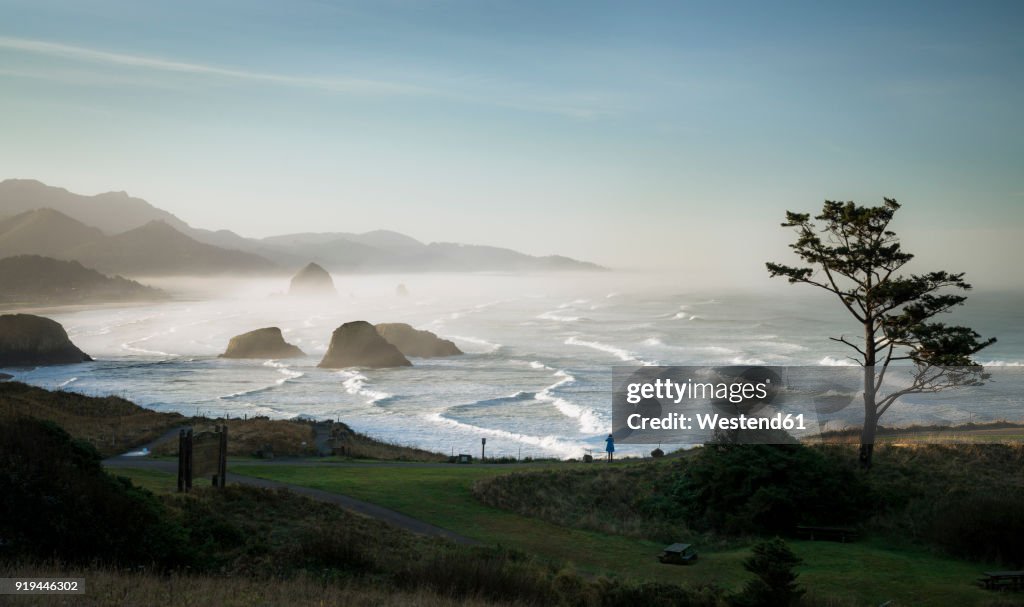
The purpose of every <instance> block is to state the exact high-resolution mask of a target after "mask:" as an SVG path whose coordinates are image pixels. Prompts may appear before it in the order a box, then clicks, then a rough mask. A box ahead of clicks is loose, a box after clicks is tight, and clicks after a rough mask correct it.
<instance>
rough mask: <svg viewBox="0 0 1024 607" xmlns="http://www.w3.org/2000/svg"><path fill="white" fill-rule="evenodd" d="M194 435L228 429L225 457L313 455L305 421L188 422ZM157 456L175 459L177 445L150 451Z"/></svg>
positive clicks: (310, 436)
mask: <svg viewBox="0 0 1024 607" xmlns="http://www.w3.org/2000/svg"><path fill="white" fill-rule="evenodd" d="M188 421H189V422H190V423H191V424H192V428H193V430H194V431H196V432H204V431H212V430H213V429H214V426H218V425H227V427H228V455H231V456H250V455H254V454H255V453H256V452H257V451H260V450H265V449H266V448H267V447H269V448H270V449H271V450H272V451H273V452H274V455H275V456H277V457H281V456H286V457H301V456H308V455H314V454H315V453H316V445H314V443H313V425H312V424H310V423H309V422H305V421H292V420H287V419H274V420H272V419H269V418H266V417H255V418H250V419H227V420H225V419H209V418H191V419H189V420H188ZM153 453H155V454H156V455H177V453H178V442H177V441H176V440H172V441H168V442H166V443H163V444H161V445H157V446H156V447H154V448H153Z"/></svg>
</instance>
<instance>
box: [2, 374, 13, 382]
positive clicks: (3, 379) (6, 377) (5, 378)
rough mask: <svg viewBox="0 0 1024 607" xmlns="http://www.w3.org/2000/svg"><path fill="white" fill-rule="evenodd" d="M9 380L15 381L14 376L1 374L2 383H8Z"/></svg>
mask: <svg viewBox="0 0 1024 607" xmlns="http://www.w3.org/2000/svg"><path fill="white" fill-rule="evenodd" d="M9 379H14V376H13V375H11V374H10V373H0V381H7V380H9Z"/></svg>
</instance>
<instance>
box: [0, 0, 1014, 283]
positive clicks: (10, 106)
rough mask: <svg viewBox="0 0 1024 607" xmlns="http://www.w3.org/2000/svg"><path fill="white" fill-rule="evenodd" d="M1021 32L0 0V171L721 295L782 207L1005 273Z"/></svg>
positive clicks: (729, 16) (707, 12)
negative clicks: (869, 219)
mask: <svg viewBox="0 0 1024 607" xmlns="http://www.w3.org/2000/svg"><path fill="white" fill-rule="evenodd" d="M1022 27H1024V4H1022V3H1020V2H973V3H967V2H951V3H949V2H939V1H929V2H918V3H901V2H859V3H829V2H824V3H823V2H793V3H775V2H772V3H765V2H729V3H716V2H707V3H699V2H691V3H682V2H601V1H587V2H526V1H515V2H492V1H488V0H475V1H466V2H458V1H436V2H432V1H427V0H422V1H411V0H410V1H390V0H373V1H367V2H335V1H308V0H290V1H288V2H266V1H261V0H247V1H245V2H241V1H237V2H235V1H232V2H222V1H215V0H207V1H204V2H182V1H175V2H159V1H154V2H137V1H135V0H125V1H97V2H53V1H49V0H27V1H23V0H0V178H9V177H12V178H13V177H16V178H34V179H39V180H41V181H43V182H45V183H48V184H50V185H57V186H61V187H65V188H68V189H69V190H71V191H74V192H78V193H83V194H95V193H99V192H104V191H111V190H114V191H120V190H125V191H128V192H129V193H130V194H132V195H134V196H139V197H141V198H144V199H146V200H148V201H149V202H151V203H152V204H154V205H156V206H158V207H161V208H164V209H167V210H169V211H171V212H173V213H175V214H176V215H178V216H179V217H181V218H182V219H184V220H185V221H188V222H189V223H190V224H192V225H194V226H197V227H204V228H211V229H220V228H229V229H232V230H234V231H236V232H238V233H240V234H243V235H245V236H268V235H272V234H280V233H287V232H304V231H356V232H361V231H368V230H373V229H379V228H386V229H392V230H397V231H400V232H403V233H407V234H409V235H412V236H414V237H416V238H419V239H421V240H424V241H428V242H429V241H455V242H467V243H476V244H491V245H496V246H507V247H511V248H515V249H518V250H522V251H525V252H528V253H533V254H550V253H559V254H564V255H570V256H574V257H578V258H583V259H588V260H592V261H596V262H599V263H603V264H607V265H611V266H615V267H623V268H662V267H665V268H676V269H682V270H685V271H687V272H690V273H691V274H692V275H693V276H695V277H697V278H700V277H710V276H721V275H728V276H735V277H737V279H738V280H746V279H748V278H749V279H753V277H755V276H757V277H759V278H763V275H764V269H763V261H765V260H766V259H778V260H787V259H789V257H788V250H787V249H786V243H787V242H788V241H789V240H791V235H790V234H788V233H786V231H785V230H782V229H781V228H780V227H779V226H778V223H779V222H780V221H781V220H782V218H783V215H784V211H785V210H786V209H792V210H798V211H814V210H816V209H819V208H820V206H821V203H822V201H824V200H825V199H837V200H855V201H857V202H860V203H865V204H866V203H880V202H881V200H882V197H883V196H890V197H894V198H897V199H898V200H900V202H901V203H903V204H904V208H903V210H901V212H900V215H899V216H898V219H897V223H896V225H895V227H896V228H897V230H898V231H899V233H900V234H901V235H903V236H904V237H905V239H906V242H907V244H908V248H910V245H913V247H914V248H912V249H911V250H912V251H913V252H916V253H918V254H919V257H922V258H924V260H926V261H928V262H929V263H930V265H936V266H938V267H947V268H948V269H966V270H968V271H969V272H970V273H971V274H972V275H973V274H976V275H978V276H979V277H980V279H981V280H982V281H984V282H987V283H991V284H996V283H998V282H999V281H1001V280H1003V281H1005V279H1006V276H1007V275H1011V276H1016V275H1018V274H1024V273H1020V271H1019V269H1016V261H1015V259H1020V257H1021V253H1024V246H1022V245H1021V244H1020V243H1021V242H1024V170H1022V169H1024V166H1022V165H1024V118H1022V114H1021V108H1022V107H1024V36H1021V35H1020V32H1021V30H1022ZM943 264H945V265H943ZM1015 280H1016V281H1017V282H1018V283H1019V282H1021V281H1024V278H1020V276H1017V278H1016V279H1015Z"/></svg>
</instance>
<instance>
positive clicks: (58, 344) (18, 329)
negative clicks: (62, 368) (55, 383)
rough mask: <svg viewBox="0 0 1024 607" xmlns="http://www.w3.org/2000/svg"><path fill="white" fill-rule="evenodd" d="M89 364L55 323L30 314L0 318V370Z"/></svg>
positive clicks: (61, 328) (85, 356)
mask: <svg viewBox="0 0 1024 607" xmlns="http://www.w3.org/2000/svg"><path fill="white" fill-rule="evenodd" d="M89 360H92V358H90V357H89V355H88V354H86V353H85V352H82V351H81V350H79V349H78V348H77V347H76V346H75V344H73V343H71V340H70V339H68V334H67V332H66V331H64V327H62V326H61V325H60V323H59V322H57V321H54V320H50V319H49V318H43V317H42V316H34V315H32V314H3V315H0V367H28V366H36V365H66V364H71V363H80V362H85V361H89Z"/></svg>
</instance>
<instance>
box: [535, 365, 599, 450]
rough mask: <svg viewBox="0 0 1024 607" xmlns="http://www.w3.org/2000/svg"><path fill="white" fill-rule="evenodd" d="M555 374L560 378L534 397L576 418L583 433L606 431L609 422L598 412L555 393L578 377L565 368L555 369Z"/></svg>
mask: <svg viewBox="0 0 1024 607" xmlns="http://www.w3.org/2000/svg"><path fill="white" fill-rule="evenodd" d="M554 376H555V377H557V378H559V379H558V381H556V382H555V383H553V384H551V385H550V386H548V387H546V388H544V389H543V390H541V391H540V392H537V394H536V395H535V396H534V398H535V399H536V400H538V401H541V402H547V403H551V404H552V405H554V407H555V409H557V410H558V412H559V413H561V414H562V415H564V416H566V417H568V418H570V419H574V420H576V423H577V424H579V427H580V432H581V433H582V434H602V433H604V432H605V431H606V430H607V424H605V423H604V422H603V421H602V420H601V418H600V417H599V416H598V415H597V412H595V411H594V410H593V409H590V408H589V407H582V406H580V405H577V404H576V403H573V402H571V401H569V400H567V399H565V398H562V397H560V396H557V395H556V394H554V393H553V391H554V390H557V389H558V388H560V387H561V386H565V385H567V384H571V383H573V382H575V381H576V378H575V377H573V376H572V374H570V373H569V372H568V371H566V370H565V369H559V370H557V371H555V373H554Z"/></svg>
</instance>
